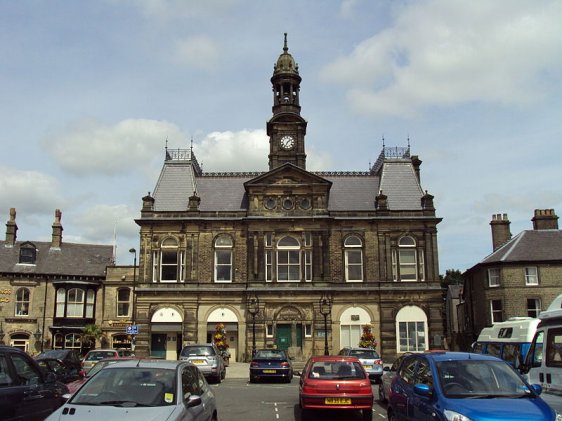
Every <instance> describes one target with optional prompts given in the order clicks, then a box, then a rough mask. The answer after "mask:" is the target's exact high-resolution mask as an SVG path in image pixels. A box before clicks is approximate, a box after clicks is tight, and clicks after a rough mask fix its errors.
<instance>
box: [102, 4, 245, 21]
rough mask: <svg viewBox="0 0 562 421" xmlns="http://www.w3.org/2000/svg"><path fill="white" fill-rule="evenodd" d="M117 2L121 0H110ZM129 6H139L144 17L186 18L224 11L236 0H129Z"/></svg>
mask: <svg viewBox="0 0 562 421" xmlns="http://www.w3.org/2000/svg"><path fill="white" fill-rule="evenodd" d="M112 1H115V2H116V3H118V4H121V3H123V0H112ZM129 3H130V5H131V7H135V8H139V9H140V10H141V11H142V12H143V13H144V15H145V16H146V17H148V18H157V19H160V20H167V19H186V18H197V17H205V16H213V15H214V14H221V13H225V11H228V10H230V8H231V7H232V6H234V5H236V3H238V0H205V1H200V0H129Z"/></svg>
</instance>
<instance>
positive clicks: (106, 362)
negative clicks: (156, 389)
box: [67, 357, 138, 395]
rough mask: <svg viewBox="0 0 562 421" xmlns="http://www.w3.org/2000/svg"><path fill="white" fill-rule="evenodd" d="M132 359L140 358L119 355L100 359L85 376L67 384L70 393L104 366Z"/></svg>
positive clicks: (74, 391) (73, 392)
mask: <svg viewBox="0 0 562 421" xmlns="http://www.w3.org/2000/svg"><path fill="white" fill-rule="evenodd" d="M132 359H138V358H135V357H122V358H121V357H119V358H107V359H105V360H101V361H98V362H97V363H96V365H94V366H93V367H92V368H91V369H90V370H89V371H88V373H86V374H85V375H84V376H82V377H81V378H79V379H77V380H75V381H73V382H70V383H68V384H67V386H68V392H69V394H70V395H73V394H75V393H76V391H77V390H78V389H80V387H82V385H83V384H84V383H86V382H87V381H88V380H90V378H91V377H92V376H93V375H94V374H96V373H97V372H98V371H100V370H101V369H102V368H104V367H105V366H106V365H109V364H114V363H116V362H119V361H123V360H132Z"/></svg>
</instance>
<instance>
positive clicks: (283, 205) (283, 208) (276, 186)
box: [244, 163, 332, 216]
mask: <svg viewBox="0 0 562 421" xmlns="http://www.w3.org/2000/svg"><path fill="white" fill-rule="evenodd" d="M244 187H245V189H246V193H247V194H248V199H249V209H248V212H249V214H250V215H260V216H281V215H282V216H297V215H300V216H304V215H312V214H316V215H317V214H321V213H325V212H326V211H327V204H328V197H329V194H330V188H331V187H332V182H331V181H329V180H326V179H325V178H322V177H320V176H318V175H316V174H312V173H310V172H308V171H306V170H303V169H302V168H300V167H297V166H296V165H293V164H289V163H287V164H285V165H283V166H281V167H278V168H275V169H273V170H271V171H269V172H267V173H265V174H261V175H259V176H258V177H256V178H254V179H252V180H249V181H247V182H246V183H244Z"/></svg>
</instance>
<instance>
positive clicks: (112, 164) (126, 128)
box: [42, 119, 185, 176]
mask: <svg viewBox="0 0 562 421" xmlns="http://www.w3.org/2000/svg"><path fill="white" fill-rule="evenodd" d="M166 139H185V136H184V135H183V134H182V133H181V132H180V130H179V129H178V128H177V126H175V125H174V124H172V123H169V122H166V121H156V120H142V119H128V120H123V121H120V122H119V123H117V124H115V125H113V126H107V125H104V124H102V123H100V122H98V121H95V120H81V121H79V122H76V123H74V124H72V125H71V126H69V127H67V128H66V129H65V130H64V131H61V132H58V133H52V134H50V135H49V136H48V137H46V138H45V139H43V141H42V145H43V147H44V148H45V149H46V150H47V152H48V153H49V154H51V156H52V157H53V158H54V159H55V160H56V162H57V163H58V164H59V165H60V166H61V167H62V169H63V170H65V171H68V172H69V173H71V174H73V175H78V176H87V175H92V174H95V175H100V174H101V175H108V176H114V175H118V174H125V173H131V172H135V171H145V172H148V174H150V175H152V173H151V172H150V171H149V170H148V168H149V166H147V163H149V162H151V161H152V160H153V159H154V158H155V157H163V156H164V154H163V147H164V145H165V140H166Z"/></svg>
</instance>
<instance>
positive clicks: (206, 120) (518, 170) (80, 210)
mask: <svg viewBox="0 0 562 421" xmlns="http://www.w3.org/2000/svg"><path fill="white" fill-rule="evenodd" d="M561 21H562V2H561V1H559V0H494V1H489V0H471V1H466V0H463V1H457V0H411V1H410V0H322V1H321V0H285V1H272V0H260V1H255V0H205V1H200V0H95V1H75V0H49V1H43V0H18V1H13V0H0V57H2V59H1V65H0V128H1V130H0V220H2V221H4V222H3V224H4V223H5V222H7V221H8V220H9V210H10V208H15V209H16V211H17V219H16V222H17V225H18V228H19V229H18V233H17V234H18V240H19V241H50V238H51V226H52V223H53V221H54V213H55V209H60V210H61V211H62V220H61V222H62V225H63V227H64V232H63V242H64V241H66V242H81V243H92V244H113V243H114V242H115V244H116V246H117V264H121V265H128V264H132V263H133V256H132V255H131V253H129V252H128V250H129V249H130V248H131V247H135V248H137V250H138V247H139V227H138V226H137V225H136V224H135V222H134V219H135V218H138V217H139V216H140V209H141V206H142V200H141V198H142V197H143V196H145V195H146V194H147V193H148V192H152V191H153V189H154V187H155V185H156V182H157V179H158V175H159V173H160V170H161V168H162V165H163V162H164V150H165V149H164V148H165V146H166V142H167V145H168V147H169V148H172V149H175V148H182V149H186V148H189V147H190V146H191V142H193V148H194V152H195V154H196V156H197V158H198V160H199V162H200V163H202V166H203V169H204V171H265V170H267V167H268V162H267V154H268V149H269V143H268V138H267V135H266V131H265V129H266V122H267V121H268V120H269V118H270V117H271V115H272V114H271V106H272V93H271V83H270V78H271V76H272V74H273V65H274V63H275V62H276V61H277V58H278V57H279V55H280V54H281V53H282V48H283V34H284V33H288V46H289V53H291V54H292V55H293V57H294V59H295V60H296V62H297V63H298V65H299V71H300V75H301V77H302V83H301V95H300V100H301V106H302V110H301V114H302V116H303V117H304V118H305V119H306V120H307V121H308V130H307V136H306V145H307V146H306V147H307V154H308V156H307V169H308V170H310V171H367V170H368V168H369V165H370V164H372V163H374V162H375V160H376V159H377V157H378V155H379V154H380V152H381V149H382V145H383V139H384V144H385V145H386V146H407V144H408V141H409V143H410V147H411V153H412V155H418V156H419V158H420V159H421V160H422V161H423V163H422V165H421V183H422V188H423V189H424V190H427V191H428V192H429V193H430V194H432V195H433V196H434V197H435V199H434V204H435V207H436V213H437V216H439V217H441V218H443V221H442V222H441V223H440V224H439V225H438V244H439V260H440V262H439V263H440V273H442V274H444V273H445V271H446V270H448V269H456V270H461V271H464V270H466V269H468V268H470V267H472V266H473V265H474V264H476V263H478V262H479V261H481V260H482V259H483V258H484V257H485V256H487V255H488V254H490V253H491V252H492V240H491V231H490V225H489V223H490V221H491V219H492V215H493V214H497V213H502V214H504V213H505V214H507V215H508V218H509V220H510V221H511V232H512V233H513V234H514V235H515V234H517V233H519V232H521V231H522V230H527V229H532V222H531V219H532V217H533V214H534V210H535V209H554V210H555V212H556V213H557V215H559V216H561V215H562V183H560V176H561V175H562V170H561V166H560V161H561V155H562V143H561V139H562V107H561V105H562V25H560V22H561ZM408 139H409V140H408Z"/></svg>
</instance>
